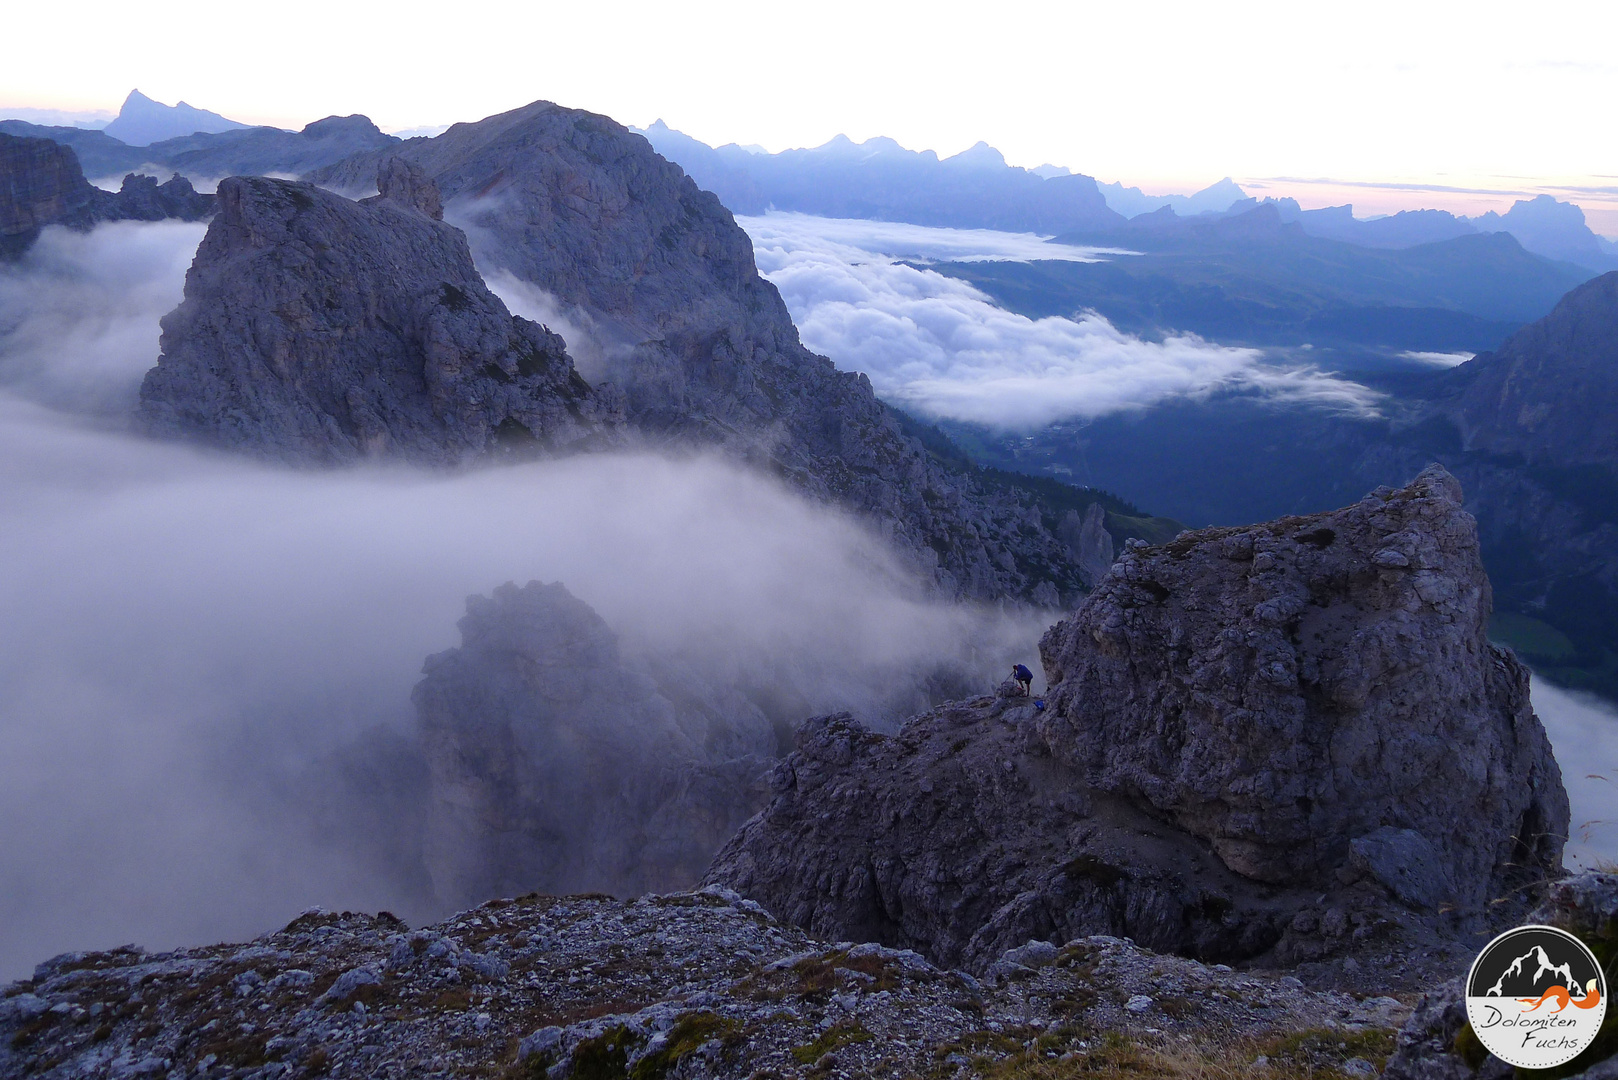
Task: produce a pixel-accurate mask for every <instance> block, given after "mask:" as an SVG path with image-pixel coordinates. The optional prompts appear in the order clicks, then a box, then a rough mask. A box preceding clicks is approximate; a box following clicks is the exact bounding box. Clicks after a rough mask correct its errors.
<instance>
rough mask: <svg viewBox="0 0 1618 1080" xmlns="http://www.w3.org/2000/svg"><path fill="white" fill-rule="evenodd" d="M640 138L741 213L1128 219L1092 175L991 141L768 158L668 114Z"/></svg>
mask: <svg viewBox="0 0 1618 1080" xmlns="http://www.w3.org/2000/svg"><path fill="white" fill-rule="evenodd" d="M641 134H642V135H644V136H645V137H646V139H647V140H648V141H649V142H650V143H651V144H652V146H653V148H654V149H656V150H657V152H658V153H660V154H662V155H663V156H664V157H666V158H668V159H669V160H670V161H672V162H674V163H675V164H676V165H679V166H680V167H681V168H682V169H684V170H685V171H686V172H687V173H688V174H689V175H690V176H691V178H692V179H693V180H695V181H696V182H697V184H698V185H699V186H701V187H704V188H706V189H708V190H709V191H712V192H713V193H714V194H715V195H718V196H719V199H720V201H721V202H723V203H724V204H725V206H726V207H727V208H728V209H729V210H731V212H733V213H737V214H759V213H763V212H764V211H765V210H766V209H768V208H770V207H772V206H773V207H776V208H777V209H781V210H797V211H800V212H802V213H806V214H820V215H823V216H826V217H846V218H870V219H875V220H881V221H908V222H912V223H914V224H917V225H938V226H947V227H952V228H969V229H1006V230H1011V231H1016V232H1037V233H1046V234H1050V233H1058V232H1067V231H1070V230H1072V229H1082V228H1103V227H1109V226H1116V225H1121V224H1122V223H1123V221H1124V217H1123V215H1121V214H1119V213H1117V212H1116V211H1115V210H1113V209H1111V208H1110V207H1108V206H1107V200H1106V198H1105V197H1104V196H1103V195H1102V193H1101V190H1100V189H1099V188H1098V187H1097V186H1096V182H1095V179H1094V178H1093V177H1089V176H1079V175H1072V174H1069V175H1050V176H1041V175H1039V174H1038V173H1036V172H1032V171H1030V170H1028V169H1021V168H1017V167H1014V166H1011V165H1007V164H1006V159H1005V158H1004V157H1002V156H1001V154H1000V151H998V150H996V149H994V147H992V146H990V145H988V144H987V143H983V142H980V143H978V144H977V145H975V146H973V147H972V148H971V149H969V150H963V151H962V152H961V153H959V154H956V155H955V156H954V157H947V158H940V157H939V156H938V155H937V154H935V153H934V152H933V151H931V150H922V151H915V150H906V149H905V148H904V147H903V146H900V145H899V144H898V143H897V142H895V141H894V140H892V139H886V138H876V139H868V140H866V141H865V142H863V143H856V142H854V141H853V140H851V139H849V138H848V137H847V136H846V135H839V136H837V137H836V138H835V139H832V140H831V141H830V142H828V143H826V144H825V145H823V146H817V147H814V148H813V149H803V150H785V151H782V152H781V153H779V154H764V153H758V152H756V151H754V150H750V149H747V148H744V147H741V146H737V145H735V144H734V143H731V144H727V145H725V146H721V147H717V148H715V147H711V146H709V145H707V144H706V143H703V142H699V141H698V140H696V139H693V138H691V136H689V135H686V134H684V133H682V132H678V131H675V130H674V129H672V128H670V127H669V126H668V125H666V124H664V123H663V122H662V121H661V120H659V121H657V122H656V123H654V124H653V125H652V126H651V127H649V128H646V129H645V130H644V131H641Z"/></svg>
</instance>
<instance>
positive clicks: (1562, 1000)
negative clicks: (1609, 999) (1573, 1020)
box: [1517, 979, 1601, 1013]
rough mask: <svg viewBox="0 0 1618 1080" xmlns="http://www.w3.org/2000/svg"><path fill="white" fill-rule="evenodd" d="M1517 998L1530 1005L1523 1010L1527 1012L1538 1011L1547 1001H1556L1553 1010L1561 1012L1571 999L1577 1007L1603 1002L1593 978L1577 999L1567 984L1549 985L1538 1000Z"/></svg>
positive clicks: (1593, 1005) (1589, 1007) (1592, 1006)
mask: <svg viewBox="0 0 1618 1080" xmlns="http://www.w3.org/2000/svg"><path fill="white" fill-rule="evenodd" d="M1517 1000H1518V1001H1520V1002H1522V1003H1523V1004H1524V1005H1527V1006H1528V1008H1526V1009H1524V1010H1523V1012H1525V1013H1531V1012H1536V1011H1537V1010H1538V1009H1539V1007H1540V1006H1541V1005H1543V1004H1545V1003H1546V1002H1547V1001H1554V1002H1556V1008H1554V1009H1552V1010H1551V1011H1552V1012H1561V1011H1562V1010H1563V1009H1565V1008H1567V1006H1568V1003H1569V1002H1570V1001H1571V1002H1572V1004H1573V1007H1574V1008H1575V1009H1593V1008H1595V1007H1596V1006H1597V1005H1598V1004H1600V1002H1601V991H1599V990H1597V989H1596V981H1595V980H1594V979H1591V980H1590V981H1589V982H1588V983H1586V984H1585V987H1584V996H1583V997H1581V998H1580V999H1579V1000H1577V1001H1573V999H1572V997H1571V996H1570V995H1569V994H1568V990H1567V987H1565V986H1551V987H1547V988H1546V990H1545V992H1544V993H1543V994H1541V995H1539V997H1538V999H1537V1000H1536V999H1535V998H1518V999H1517Z"/></svg>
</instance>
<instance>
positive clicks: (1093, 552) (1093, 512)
mask: <svg viewBox="0 0 1618 1080" xmlns="http://www.w3.org/2000/svg"><path fill="white" fill-rule="evenodd" d="M1056 535H1057V536H1059V537H1061V538H1062V543H1064V544H1066V545H1067V549H1068V551H1069V552H1070V553H1071V554H1072V555H1073V558H1074V561H1076V562H1077V563H1078V564H1079V573H1080V574H1082V575H1083V576H1084V580H1085V583H1086V584H1088V585H1089V586H1091V587H1092V588H1094V587H1095V585H1096V584H1097V583H1098V582H1099V581H1100V580H1101V579H1102V578H1104V577H1106V576H1107V571H1108V570H1111V569H1112V563H1113V558H1114V552H1113V547H1112V535H1111V534H1110V533H1108V532H1107V509H1106V507H1104V506H1102V505H1101V504H1100V503H1099V502H1094V503H1091V504H1090V505H1089V507H1088V508H1087V509H1086V510H1085V512H1084V516H1083V517H1080V516H1079V512H1078V511H1077V510H1069V511H1068V512H1067V514H1066V516H1065V517H1063V518H1062V524H1061V525H1059V526H1057V529H1056Z"/></svg>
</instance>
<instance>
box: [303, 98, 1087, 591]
mask: <svg viewBox="0 0 1618 1080" xmlns="http://www.w3.org/2000/svg"><path fill="white" fill-rule="evenodd" d="M394 153H396V154H398V155H399V156H401V157H404V158H406V159H408V160H410V161H412V162H414V163H416V164H418V165H420V166H421V168H422V169H423V170H424V171H425V172H426V173H427V175H428V176H429V177H431V178H432V179H433V180H434V181H436V182H437V184H438V187H439V189H440V190H441V191H442V192H443V194H444V197H445V199H446V203H447V209H448V212H449V215H450V217H451V218H452V219H453V220H456V221H458V222H461V223H463V224H464V225H465V226H466V228H467V230H468V232H469V234H470V235H471V236H472V237H473V242H474V245H475V247H476V249H477V252H478V258H479V261H480V263H481V264H482V265H483V266H484V267H485V268H486V269H489V270H495V269H499V270H504V271H506V272H509V273H511V274H513V275H515V276H516V277H518V278H520V279H522V280H524V281H526V282H529V283H531V284H533V285H536V286H538V287H539V288H541V289H544V290H546V291H547V292H549V293H551V294H552V295H554V296H555V297H556V298H557V299H558V300H559V301H560V302H561V303H562V304H564V305H567V306H569V307H571V308H573V309H575V310H576V311H579V312H581V313H582V314H583V316H584V318H583V319H581V321H583V322H588V323H590V324H592V325H594V326H595V327H596V328H597V329H598V330H599V332H600V334H601V335H602V337H603V338H604V339H605V341H604V352H605V355H606V357H607V363H608V364H609V366H610V374H611V377H612V379H613V381H614V382H615V383H617V384H618V385H621V386H622V387H623V388H624V390H625V392H626V395H627V402H628V404H627V411H628V416H629V418H630V420H631V421H632V423H633V424H634V426H635V427H636V428H637V429H638V430H639V431H640V432H642V433H643V434H645V435H646V436H648V437H650V438H651V439H652V440H654V441H656V442H666V443H672V444H687V445H688V444H691V443H696V444H703V445H710V446H711V445H718V446H720V447H723V448H724V449H726V450H727V451H728V452H729V453H731V454H733V455H735V456H737V457H740V458H743V459H745V460H748V461H752V462H756V463H758V464H760V465H763V466H765V467H767V468H770V469H772V470H774V471H776V472H777V473H778V474H779V475H781V476H783V477H784V478H785V479H787V480H788V482H790V483H792V484H794V485H795V486H796V487H797V488H799V489H800V490H802V491H804V492H806V493H808V494H810V495H811V496H813V497H816V498H822V499H830V500H835V501H837V502H840V503H842V504H844V505H846V506H849V507H852V508H854V509H856V510H858V511H860V512H862V513H864V514H865V515H867V516H868V517H870V518H874V519H875V521H876V522H877V524H878V526H879V527H880V528H881V529H882V530H883V531H885V532H886V533H888V534H889V535H891V536H892V537H893V538H894V540H895V541H897V543H898V546H899V547H900V548H901V549H903V550H907V551H909V552H910V553H911V554H912V556H913V557H914V559H915V561H916V562H917V564H918V566H919V567H920V568H921V569H922V570H924V571H925V572H927V573H929V574H931V575H932V576H933V577H934V578H935V579H936V580H937V582H938V583H939V584H940V585H941V586H942V587H943V588H944V589H945V590H946V591H947V592H950V593H954V594H959V595H964V596H968V597H979V598H991V597H1000V596H1006V595H1015V596H1025V597H1029V598H1031V599H1037V600H1040V601H1043V602H1045V603H1050V604H1055V603H1056V602H1057V600H1058V597H1059V596H1061V595H1066V596H1076V595H1077V593H1078V591H1079V590H1080V589H1081V588H1082V586H1083V582H1082V578H1081V576H1080V574H1079V572H1078V568H1077V566H1076V565H1075V564H1074V562H1073V559H1072V556H1071V554H1070V553H1069V552H1068V550H1067V547H1066V545H1064V544H1063V543H1062V542H1061V541H1060V540H1058V539H1057V538H1056V537H1055V536H1054V535H1053V530H1054V527H1055V524H1056V522H1055V521H1054V520H1052V521H1046V520H1045V519H1044V518H1043V517H1042V515H1041V514H1040V513H1039V511H1038V508H1037V505H1036V503H1035V501H1034V499H1033V498H1032V497H1031V496H1029V495H1027V494H1025V493H1019V492H1016V491H1011V490H993V491H991V490H990V489H989V488H988V487H987V486H986V485H985V484H983V483H982V482H981V481H980V480H979V479H978V478H976V477H975V475H974V474H973V473H972V472H971V471H969V470H960V471H952V470H950V469H947V468H945V467H944V466H943V465H942V464H941V463H940V462H939V461H938V460H936V459H935V458H933V457H932V456H930V455H929V454H928V453H927V452H926V451H925V450H924V449H923V448H922V447H921V445H920V444H919V442H917V441H916V440H915V439H912V438H909V437H907V436H906V435H905V434H904V433H903V432H902V431H901V430H900V426H899V421H898V419H897V418H896V417H895V415H894V414H893V413H892V412H891V411H890V410H889V409H888V408H887V407H886V406H884V405H882V404H881V403H880V402H878V401H877V400H876V398H875V396H874V395H873V393H872V391H871V387H870V383H869V381H868V380H867V379H865V377H864V376H862V375H858V374H855V373H852V372H840V371H838V370H837V369H836V368H835V367H834V366H833V365H832V363H831V362H830V361H829V360H827V359H825V358H824V357H820V356H816V355H814V354H813V353H810V352H809V351H808V350H807V349H805V348H804V347H803V345H802V344H801V343H800V342H799V340H798V332H797V328H796V327H794V326H793V324H792V320H791V317H790V316H789V315H788V313H787V309H786V305H785V304H784V303H783V302H782V300H781V297H780V294H779V293H778V292H777V291H776V289H775V287H774V286H773V285H771V284H770V283H769V282H767V281H765V280H764V279H763V278H762V277H760V276H759V274H758V272H757V269H756V267H755V266H754V263H753V250H752V243H751V241H750V240H749V239H748V237H747V234H746V233H744V232H743V231H742V230H741V229H740V228H739V227H738V226H737V225H736V223H735V221H734V219H733V218H732V217H731V215H730V213H729V212H728V211H726V210H725V209H724V207H723V206H721V205H720V203H719V200H718V199H717V198H716V197H715V196H713V195H712V194H710V193H708V192H705V191H702V190H700V189H699V188H698V187H697V186H696V185H695V183H693V182H692V181H691V180H690V179H689V178H687V177H686V176H685V174H684V173H682V172H681V171H680V169H679V167H678V166H675V165H673V164H671V163H670V162H668V161H666V160H664V159H663V158H661V157H659V156H658V155H657V154H656V153H655V152H653V150H652V148H651V147H650V145H649V144H648V143H647V142H646V140H645V139H643V138H641V137H640V136H638V135H635V134H634V133H632V132H630V131H628V130H627V129H625V128H624V127H622V126H621V125H619V124H617V123H614V122H613V121H612V120H610V119H608V118H606V117H604V116H598V115H595V114H592V113H586V112H581V111H578V110H574V109H563V108H560V107H558V106H556V105H552V104H550V103H548V102H537V103H535V104H533V105H529V106H527V107H525V108H522V109H517V110H514V111H512V112H509V113H503V114H501V115H499V116H492V117H489V118H488V119H485V120H482V121H480V122H478V123H475V124H457V125H456V126H454V127H453V128H451V129H450V130H449V131H447V132H445V133H444V134H443V135H440V136H438V137H437V138H434V139H426V140H412V141H411V142H409V143H406V144H404V145H401V146H400V147H398V148H397V149H396V150H387V151H376V152H372V153H368V154H360V155H357V156H355V157H353V158H350V159H348V160H347V161H345V162H343V163H341V164H339V165H337V166H334V167H332V168H329V169H325V170H320V171H317V172H315V173H313V174H311V178H312V179H315V180H316V181H317V182H320V183H325V184H329V185H332V186H336V187H339V188H342V189H344V190H355V191H358V190H361V189H365V188H368V187H369V185H370V183H371V180H372V178H373V177H374V176H375V175H376V167H377V165H378V163H379V162H380V161H381V160H382V158H383V157H385V156H386V155H388V154H394Z"/></svg>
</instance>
